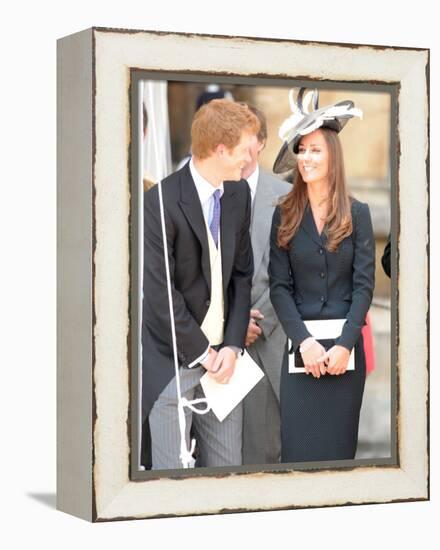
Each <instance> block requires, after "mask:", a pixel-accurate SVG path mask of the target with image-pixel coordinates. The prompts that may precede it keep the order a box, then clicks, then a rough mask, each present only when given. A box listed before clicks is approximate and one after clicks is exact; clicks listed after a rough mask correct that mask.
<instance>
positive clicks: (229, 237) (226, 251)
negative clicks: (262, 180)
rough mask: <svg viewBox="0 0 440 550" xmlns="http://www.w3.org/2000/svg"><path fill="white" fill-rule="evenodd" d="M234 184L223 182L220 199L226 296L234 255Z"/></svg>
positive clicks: (224, 292) (223, 274) (221, 243)
mask: <svg viewBox="0 0 440 550" xmlns="http://www.w3.org/2000/svg"><path fill="white" fill-rule="evenodd" d="M236 185H237V183H236V182H224V184H223V188H224V193H223V196H222V198H221V218H220V246H221V249H222V276H223V295H226V286H227V285H226V282H227V281H229V278H230V273H231V269H232V264H233V261H234V254H235V242H234V241H235V225H236V219H235V218H236V217H235V202H234V195H235V191H236V190H235V186H236Z"/></svg>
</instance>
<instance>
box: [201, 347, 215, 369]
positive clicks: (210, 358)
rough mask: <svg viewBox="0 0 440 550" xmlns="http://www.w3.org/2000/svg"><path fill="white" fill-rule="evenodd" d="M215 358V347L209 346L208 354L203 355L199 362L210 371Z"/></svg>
mask: <svg viewBox="0 0 440 550" xmlns="http://www.w3.org/2000/svg"><path fill="white" fill-rule="evenodd" d="M216 358H217V352H216V351H215V349H212V348H209V351H208V355H207V356H206V357H205V359H204V360H203V361H201V362H200V364H201V365H202V366H203V367H204V368H205V369H206V370H207V371H208V372H210V371H212V369H213V368H214V363H215V360H216Z"/></svg>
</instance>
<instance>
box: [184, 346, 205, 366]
mask: <svg viewBox="0 0 440 550" xmlns="http://www.w3.org/2000/svg"><path fill="white" fill-rule="evenodd" d="M208 353H209V345H208V347H207V348H206V351H205V352H204V353H202V355H200V356H199V357H197V359H194V361H193V362H192V363H190V364H189V365H188V368H189V369H192V368H193V367H196V366H197V365H198V364H199V363H201V362H202V361H204V360H205V359H206V358H207V357H208Z"/></svg>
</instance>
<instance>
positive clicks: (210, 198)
mask: <svg viewBox="0 0 440 550" xmlns="http://www.w3.org/2000/svg"><path fill="white" fill-rule="evenodd" d="M189 170H190V172H191V176H192V179H193V180H194V184H195V186H196V190H197V194H198V195H199V199H200V204H201V205H202V211H203V217H204V218H205V221H206V224H207V226H208V227H209V225H210V223H211V220H212V215H213V211H214V192H215V191H217V189H219V190H220V198H221V197H222V195H223V193H224V188H223V182H222V183H221V184H220V185H219V186H218V187H214V185H212V183H209V181H208V180H206V179H205V178H204V177H203V176H202V175H201V174H199V172H197V168H196V167H195V166H194V159H193V158H191V160H190V162H189ZM218 238H219V241H218V243H219V246H220V233H219V236H218ZM229 347H230V348H231V349H232V350H233V351H234V352H235V353H236V354H238V353H239V352H240V348H237V347H235V346H229ZM209 348H210V345H208V347H207V348H206V351H205V352H204V353H202V355H200V357H197V359H195V360H194V361H193V362H192V363H190V364H189V365H188V368H192V367H195V366H196V365H198V364H199V363H201V362H202V361H204V360H205V359H206V357H207V356H208V353H209Z"/></svg>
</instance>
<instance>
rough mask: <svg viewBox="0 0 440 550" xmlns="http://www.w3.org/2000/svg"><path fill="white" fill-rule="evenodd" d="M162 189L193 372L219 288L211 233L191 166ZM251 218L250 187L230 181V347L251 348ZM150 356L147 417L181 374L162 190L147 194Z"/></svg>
mask: <svg viewBox="0 0 440 550" xmlns="http://www.w3.org/2000/svg"><path fill="white" fill-rule="evenodd" d="M162 188H163V199H164V208H165V220H166V228H167V240H168V252H169V262H170V271H171V279H172V285H173V300H174V316H175V323H176V335H177V347H178V357H179V363H180V365H181V366H183V367H187V366H188V365H189V364H191V363H192V362H193V361H194V360H195V359H197V358H198V357H200V356H201V355H202V354H203V353H204V352H205V350H206V349H207V347H208V345H209V342H208V340H207V338H206V336H205V335H204V334H203V332H202V330H201V329H200V326H201V324H202V322H203V319H204V317H205V315H206V312H207V311H208V308H209V298H210V290H211V288H210V286H211V274H210V260H209V249H208V240H207V229H206V224H205V221H204V218H203V212H202V208H201V205H200V200H199V197H198V194H197V190H196V188H195V184H194V181H193V179H192V177H191V173H190V170H189V166H188V164H187V165H185V166H184V167H183V168H182V169H181V170H179V171H178V172H175V173H174V174H172V175H171V176H169V177H168V178H166V179H165V180H164V181H163V184H162ZM250 214H251V198H250V192H249V187H248V184H247V182H246V181H241V182H225V183H224V194H223V196H222V199H221V222H220V246H221V251H222V275H223V296H224V315H225V325H224V341H223V345H225V346H226V345H228V346H236V347H239V348H243V347H244V342H245V336H246V330H247V326H248V321H249V308H250V291H251V279H252V273H253V262H252V249H251V243H250V237H249V223H250ZM142 357H143V360H142V363H143V364H142V372H143V378H142V411H143V417H144V419H145V418H146V417H147V416H148V414H149V412H150V410H151V408H152V406H153V404H154V402H155V400H156V399H157V397H158V396H159V394H160V393H161V392H162V390H163V389H164V388H165V386H166V385H167V384H168V382H170V380H171V379H172V378H173V377H174V364H173V350H172V342H171V331H170V316H169V309H168V297H167V288H166V275H165V266H164V257H163V246H162V233H161V225H160V214H159V200H158V189H157V187H156V186H155V187H154V188H153V189H151V190H150V191H149V192H148V193H146V194H145V200H144V301H143V320H142ZM176 421H177V419H176Z"/></svg>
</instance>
